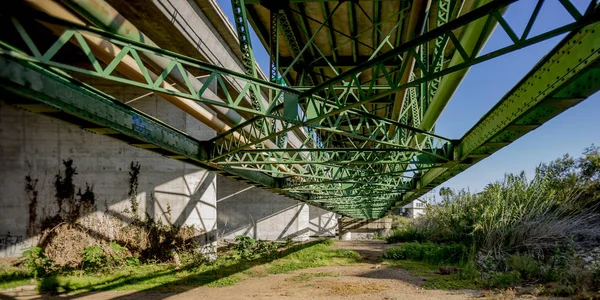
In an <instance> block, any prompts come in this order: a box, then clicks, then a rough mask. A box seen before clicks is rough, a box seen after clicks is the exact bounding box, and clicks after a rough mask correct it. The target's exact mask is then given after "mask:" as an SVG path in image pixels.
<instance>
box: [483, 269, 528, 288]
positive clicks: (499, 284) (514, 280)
mask: <svg viewBox="0 0 600 300" xmlns="http://www.w3.org/2000/svg"><path fill="white" fill-rule="evenodd" d="M520 282H521V277H520V274H519V272H517V271H511V272H506V273H500V272H498V273H493V274H492V276H491V277H490V280H489V286H490V287H494V288H507V287H511V286H515V285H517V284H519V283H520Z"/></svg>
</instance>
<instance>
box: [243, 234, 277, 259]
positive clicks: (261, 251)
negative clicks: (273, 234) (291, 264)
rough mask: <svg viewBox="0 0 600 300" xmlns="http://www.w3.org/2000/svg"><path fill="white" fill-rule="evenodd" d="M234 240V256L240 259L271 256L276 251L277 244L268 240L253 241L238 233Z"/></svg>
mask: <svg viewBox="0 0 600 300" xmlns="http://www.w3.org/2000/svg"><path fill="white" fill-rule="evenodd" d="M235 240H236V241H237V244H236V245H235V247H234V249H235V251H236V256H237V257H239V258H241V259H246V260H251V259H254V258H257V257H261V256H268V257H273V256H275V255H276V254H277V253H278V252H277V250H278V249H279V244H277V243H276V242H269V241H255V240H254V239H253V238H251V237H249V236H245V235H238V236H237V237H236V238H235Z"/></svg>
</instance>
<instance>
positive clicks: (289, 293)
mask: <svg viewBox="0 0 600 300" xmlns="http://www.w3.org/2000/svg"><path fill="white" fill-rule="evenodd" d="M334 247H336V248H341V249H350V250H356V251H358V252H359V253H360V254H361V255H363V256H364V257H365V258H366V261H365V262H364V263H359V264H355V265H352V266H330V267H321V268H312V269H305V270H299V271H296V272H293V273H290V274H280V275H267V276H265V277H258V278H249V279H246V280H244V281H242V282H239V283H237V284H236V285H233V286H229V287H222V288H210V287H197V288H193V289H190V290H188V291H185V292H182V293H160V292H153V291H152V292H135V291H131V292H98V293H88V294H82V295H72V296H68V295H65V296H62V297H54V298H55V299H65V298H66V299H75V298H77V299H302V300H306V299H311V300H312V299H328V300H332V299H369V300H371V299H467V298H473V297H474V296H477V295H479V293H471V292H468V291H465V292H455V291H441V290H424V289H423V288H421V285H422V284H423V282H422V280H420V279H419V278H417V277H414V276H411V275H410V274H408V272H407V271H405V270H402V269H399V268H388V267H386V266H381V265H380V264H378V262H379V257H380V255H381V253H382V252H383V250H384V249H385V248H386V247H387V245H386V244H385V243H384V242H382V241H343V242H342V241H340V242H337V243H335V244H334ZM19 294H20V295H19ZM19 294H17V292H16V291H13V292H12V293H11V292H6V291H5V292H4V295H2V292H0V299H3V297H4V298H5V299H36V298H37V299H39V297H40V296H39V295H37V294H36V293H35V292H34V291H22V292H19ZM6 297H10V298H6ZM44 298H48V297H44Z"/></svg>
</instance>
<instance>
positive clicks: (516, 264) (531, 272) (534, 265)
mask: <svg viewBox="0 0 600 300" xmlns="http://www.w3.org/2000/svg"><path fill="white" fill-rule="evenodd" d="M506 264H507V265H508V268H509V269H510V270H513V271H516V272H519V274H520V277H521V279H523V280H531V279H533V278H534V277H536V276H538V275H539V274H540V267H539V263H538V262H537V261H536V260H535V259H533V258H532V257H531V256H529V255H523V254H519V253H517V254H513V255H511V256H509V257H508V259H507V260H506Z"/></svg>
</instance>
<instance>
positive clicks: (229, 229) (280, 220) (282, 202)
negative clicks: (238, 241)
mask: <svg viewBox="0 0 600 300" xmlns="http://www.w3.org/2000/svg"><path fill="white" fill-rule="evenodd" d="M217 185H218V186H219V188H218V189H217V211H218V214H217V216H218V219H217V220H218V221H217V224H218V225H217V226H218V228H219V230H218V232H219V233H218V236H219V238H223V239H234V238H235V237H236V236H237V235H248V236H250V237H252V238H254V239H259V240H281V239H287V238H292V239H295V240H306V239H308V237H309V236H335V230H336V228H337V219H336V214H335V213H331V212H328V211H325V210H323V209H320V208H318V207H311V206H309V205H307V204H305V203H302V202H299V201H296V200H292V199H289V198H286V197H283V196H280V195H277V194H273V193H270V192H268V191H266V190H262V189H260V188H256V187H253V186H250V185H248V184H245V183H243V182H239V181H235V180H233V179H229V178H225V177H220V176H219V177H218V179H217Z"/></svg>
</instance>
